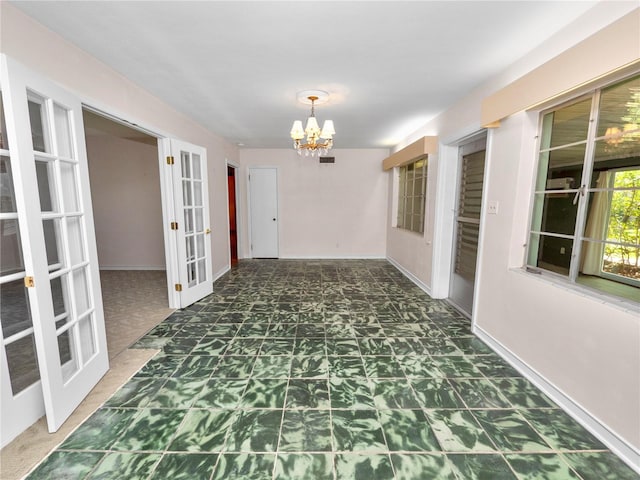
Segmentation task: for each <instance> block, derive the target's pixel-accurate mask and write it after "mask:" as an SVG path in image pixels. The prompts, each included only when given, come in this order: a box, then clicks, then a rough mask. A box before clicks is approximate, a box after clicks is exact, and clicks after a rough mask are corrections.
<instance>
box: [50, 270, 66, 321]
mask: <svg viewBox="0 0 640 480" xmlns="http://www.w3.org/2000/svg"><path fill="white" fill-rule="evenodd" d="M50 283H51V300H52V301H53V315H54V317H57V316H59V315H62V314H64V313H66V312H67V300H66V292H67V291H68V290H67V275H66V274H65V275H61V276H59V277H55V278H52V279H51V281H50Z"/></svg>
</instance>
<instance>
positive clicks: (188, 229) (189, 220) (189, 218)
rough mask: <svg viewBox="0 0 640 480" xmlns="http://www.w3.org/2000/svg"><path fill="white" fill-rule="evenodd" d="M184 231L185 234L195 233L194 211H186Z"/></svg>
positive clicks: (187, 209) (186, 209)
mask: <svg viewBox="0 0 640 480" xmlns="http://www.w3.org/2000/svg"><path fill="white" fill-rule="evenodd" d="M184 231H185V233H193V209H191V208H185V209H184Z"/></svg>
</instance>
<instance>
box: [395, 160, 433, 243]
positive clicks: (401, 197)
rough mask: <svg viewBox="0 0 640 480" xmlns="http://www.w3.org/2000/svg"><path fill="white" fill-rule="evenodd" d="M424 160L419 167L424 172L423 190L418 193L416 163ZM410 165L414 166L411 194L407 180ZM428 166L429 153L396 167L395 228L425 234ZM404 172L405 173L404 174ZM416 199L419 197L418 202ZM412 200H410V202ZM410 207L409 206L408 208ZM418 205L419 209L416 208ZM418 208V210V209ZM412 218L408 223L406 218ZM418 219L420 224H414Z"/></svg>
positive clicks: (422, 175) (422, 176)
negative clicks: (416, 188)
mask: <svg viewBox="0 0 640 480" xmlns="http://www.w3.org/2000/svg"><path fill="white" fill-rule="evenodd" d="M420 162H422V165H421V166H420V167H419V170H420V171H421V172H422V174H421V180H422V183H421V187H420V188H421V191H420V192H419V193H416V190H415V186H416V175H415V172H416V170H417V169H416V168H415V165H416V164H418V163H420ZM409 167H413V169H412V171H413V174H412V176H411V181H412V190H411V194H409V190H408V189H407V186H408V185H409V184H408V182H407V176H408V172H409ZM428 167H429V155H421V156H420V157H418V158H415V159H413V160H411V161H410V162H408V163H406V164H404V165H400V166H398V167H396V168H395V170H396V173H397V176H396V178H397V189H396V195H395V199H396V211H395V218H394V223H393V226H394V227H395V228H399V229H402V230H406V231H409V232H413V233H416V234H418V235H424V231H425V226H426V225H425V223H426V221H425V218H426V208H427V205H426V203H427V183H428ZM403 172H405V173H404V175H403ZM416 199H419V201H418V202H416ZM409 200H410V202H409ZM408 207H409V208H408ZM416 207H418V209H416ZM416 210H417V211H416ZM407 218H408V219H410V221H409V223H410V224H409V225H407V224H406V220H407ZM416 218H417V219H418V224H417V225H414V222H415V220H416Z"/></svg>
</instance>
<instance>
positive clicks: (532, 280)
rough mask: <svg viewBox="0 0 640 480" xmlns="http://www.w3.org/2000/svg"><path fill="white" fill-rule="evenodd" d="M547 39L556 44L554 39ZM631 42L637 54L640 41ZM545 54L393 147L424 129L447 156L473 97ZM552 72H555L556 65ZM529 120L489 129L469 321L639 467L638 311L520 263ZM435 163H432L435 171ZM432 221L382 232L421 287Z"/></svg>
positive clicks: (575, 38)
mask: <svg viewBox="0 0 640 480" xmlns="http://www.w3.org/2000/svg"><path fill="white" fill-rule="evenodd" d="M607 8H608V10H607ZM615 8H616V7H615V6H613V7H609V6H605V5H599V7H598V8H597V9H595V10H594V11H593V12H590V13H589V15H588V18H587V19H586V20H584V21H582V22H580V21H579V22H578V23H579V24H580V25H581V26H582V27H583V28H581V29H579V28H576V27H575V25H574V26H571V27H570V28H569V29H567V32H570V33H571V35H569V34H568V33H567V32H561V33H560V34H559V35H558V36H557V38H555V39H550V40H549V41H547V43H546V44H545V47H549V50H550V51H554V52H556V53H558V52H560V51H562V50H561V49H559V48H558V45H562V46H563V47H564V48H569V47H570V46H572V45H574V44H577V43H579V42H581V41H582V40H583V39H585V38H587V37H588V36H589V35H591V34H594V33H596V32H597V31H598V30H599V29H600V28H602V27H603V26H606V25H607V24H609V23H613V21H614V20H616V19H617V17H616V18H611V17H612V13H611V11H612V10H615ZM629 10H630V8H629V6H628V4H627V5H626V6H624V8H622V7H620V5H618V17H621V16H623V15H625V14H630V15H635V16H638V15H640V9H637V8H636V9H635V10H633V11H631V13H628V12H629ZM597 15H600V17H599V18H600V20H601V21H600V23H598V21H597V20H598V18H596V16H597ZM617 33H618V35H617V36H618V38H617V42H616V44H617V43H618V42H619V43H624V42H628V41H629V38H628V36H627V35H625V32H624V31H623V30H620V31H619V32H617ZM609 34H612V32H611V31H609ZM613 34H614V36H615V32H613ZM555 40H557V42H558V44H557V45H555V46H554V45H553V41H555ZM637 45H639V47H638V56H639V57H640V44H637ZM598 59H599V57H597V56H590V57H589V58H585V59H584V61H585V62H587V61H588V62H592V63H595V64H596V65H597V64H598ZM548 60H549V58H548V57H545V55H544V54H541V52H540V51H536V52H532V54H531V56H530V57H525V58H523V59H521V60H520V61H519V63H518V65H517V66H515V67H514V70H512V71H508V72H506V73H504V74H502V75H501V76H500V77H499V78H497V79H496V80H495V81H493V82H489V83H487V84H485V85H482V86H481V87H479V88H478V89H477V90H475V91H474V92H471V93H470V94H469V96H467V97H466V98H464V99H462V100H461V101H460V102H458V103H457V104H456V105H454V106H452V107H451V109H449V110H448V111H446V112H443V114H441V115H440V116H439V117H437V118H435V119H434V120H433V121H431V122H430V123H428V124H427V125H425V126H424V127H422V128H421V129H419V130H418V131H416V132H415V133H413V134H412V135H410V136H409V137H407V138H406V139H405V140H404V141H403V142H402V143H401V144H399V145H398V146H397V147H396V148H397V149H399V148H401V147H403V146H404V145H408V144H410V143H411V142H413V141H414V140H415V139H417V138H419V137H421V136H423V135H438V136H439V137H440V139H441V142H442V145H441V147H442V148H441V149H440V152H441V153H440V157H439V158H435V159H432V161H434V162H435V163H436V165H437V164H438V162H450V161H454V160H455V158H454V157H455V155H453V156H451V155H449V156H445V154H444V153H443V152H444V151H449V152H450V151H452V149H451V148H449V149H447V148H446V146H447V145H454V144H455V143H456V141H457V140H458V139H461V138H463V137H464V136H466V135H469V134H470V133H472V132H473V131H477V130H479V129H480V121H481V115H480V105H481V101H482V99H483V98H484V97H486V96H488V95H491V94H492V93H494V92H496V91H498V90H499V89H500V88H502V87H503V86H504V85H506V83H507V82H506V81H505V79H510V80H514V79H515V78H517V76H516V77H514V73H513V72H514V71H517V72H520V74H524V73H526V71H529V70H532V69H533V68H535V67H536V66H537V65H540V64H542V63H544V62H546V61H548ZM609 69H610V65H609V64H608V63H607V62H603V64H602V68H601V69H600V71H599V74H601V75H606V74H607V72H608V71H609ZM596 71H598V69H596ZM557 74H558V75H563V71H562V68H560V69H559V70H558V72H557ZM558 93H559V94H560V93H562V92H558ZM537 118H538V113H537V112H535V111H534V112H519V113H516V114H514V115H512V116H511V117H508V118H506V119H504V120H503V121H502V124H501V126H500V127H499V128H497V129H494V130H491V131H490V133H489V142H488V151H487V163H486V168H487V174H486V182H485V196H484V199H485V200H484V201H485V205H486V204H487V202H488V201H492V202H493V201H497V202H498V203H499V211H498V214H497V215H486V214H485V215H484V216H483V220H482V222H483V224H482V227H481V228H482V230H481V239H480V249H481V250H480V253H479V260H478V262H479V263H478V272H477V280H476V285H477V289H476V304H475V308H474V312H473V323H474V328H475V330H476V332H478V333H479V334H480V335H482V336H483V337H484V338H485V339H487V341H490V342H493V345H494V346H495V347H496V348H497V349H498V350H499V351H500V352H501V353H502V354H503V355H505V356H507V357H508V358H509V359H510V360H511V361H513V363H514V364H516V365H517V366H518V367H519V368H522V369H523V371H525V372H527V375H528V376H529V377H530V378H532V379H534V380H535V381H537V382H538V384H540V385H542V386H544V387H545V388H547V390H548V391H549V392H550V393H552V394H553V395H554V396H555V398H556V399H557V400H558V401H561V402H563V405H565V406H566V407H567V408H568V409H569V411H570V412H571V413H572V414H573V415H574V416H575V417H576V418H579V419H581V420H582V421H583V422H584V423H585V424H586V425H588V426H589V428H590V429H591V430H592V431H594V432H596V433H597V434H598V435H599V436H600V437H601V438H602V439H604V440H605V441H606V442H607V443H608V444H609V445H610V446H611V447H612V448H614V450H615V451H616V452H618V453H619V454H621V455H622V456H623V457H624V458H625V459H626V460H627V461H628V462H629V463H630V464H635V465H636V468H637V465H640V454H639V453H638V452H639V451H640V428H639V425H640V408H639V405H640V315H639V314H638V311H637V310H632V308H631V307H630V306H627V307H625V306H624V304H622V305H621V304H620V302H616V301H615V300H613V301H607V300H602V299H598V298H595V297H593V296H592V295H590V294H587V293H585V292H583V291H580V290H578V289H575V288H569V287H567V286H565V285H562V283H558V282H557V281H552V280H550V279H548V278H544V277H541V276H538V275H532V274H528V273H526V272H524V271H523V270H522V268H521V267H522V265H523V261H524V251H525V247H524V245H525V243H526V241H527V228H528V218H529V211H530V208H531V205H530V202H531V188H532V185H533V180H534V175H535V162H536V158H535V157H536V156H535V135H536V128H537ZM453 150H454V151H455V149H453ZM443 167H444V164H440V165H437V168H436V169H442V168H443ZM443 177H444V176H443ZM455 182H456V180H455V176H450V177H449V178H441V179H439V183H438V185H437V187H436V188H437V189H438V191H437V192H435V194H434V195H435V196H434V197H432V198H431V200H430V201H431V202H433V201H434V199H435V198H436V197H437V198H439V199H440V198H441V195H445V194H446V192H449V193H450V192H453V191H455ZM443 192H444V193H443ZM391 204H392V199H391V198H390V199H389V206H391ZM433 208H434V207H433V205H431V206H428V209H427V210H428V211H431V212H434V210H433ZM436 208H437V206H436ZM438 213H439V214H440V215H441V216H443V217H447V216H449V217H450V216H451V215H452V213H451V212H449V211H439V212H438ZM446 223H447V222H444V221H443V222H442V224H446ZM449 224H451V222H449ZM439 225H440V224H439V223H438V221H436V222H435V223H434V229H433V234H430V233H429V232H427V234H426V235H425V238H423V239H420V238H411V239H409V238H408V237H407V236H406V235H400V234H398V232H394V231H393V229H391V228H390V231H389V232H388V234H387V238H388V245H387V252H388V254H389V256H390V257H397V258H399V259H400V260H399V261H400V262H401V263H402V266H403V267H404V268H405V269H407V270H408V271H409V273H410V274H411V275H413V276H414V277H417V278H419V279H424V281H425V282H427V285H428V286H429V287H431V286H433V284H434V282H435V283H437V282H439V281H441V280H442V279H441V278H439V277H438V275H436V274H435V273H434V274H433V275H432V272H431V271H430V270H431V265H432V260H433V261H435V260H434V259H436V257H437V256H438V255H439V252H437V251H434V253H433V257H432V260H429V259H425V258H423V255H427V256H429V255H430V252H429V245H430V243H431V242H433V241H434V240H435V243H443V244H446V245H445V247H446V248H449V250H450V249H451V245H450V242H451V240H450V239H451V236H450V235H451V232H450V231H448V232H443V231H442V230H441V229H439ZM439 236H440V237H439Z"/></svg>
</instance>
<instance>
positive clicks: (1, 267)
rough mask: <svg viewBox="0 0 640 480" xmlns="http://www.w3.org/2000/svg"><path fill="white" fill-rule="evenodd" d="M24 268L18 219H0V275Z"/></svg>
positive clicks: (16, 271)
mask: <svg viewBox="0 0 640 480" xmlns="http://www.w3.org/2000/svg"><path fill="white" fill-rule="evenodd" d="M23 270H24V262H23V260H22V244H21V243H20V227H19V225H18V220H16V219H8V220H0V275H11V274H12V273H18V272H21V271H23Z"/></svg>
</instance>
